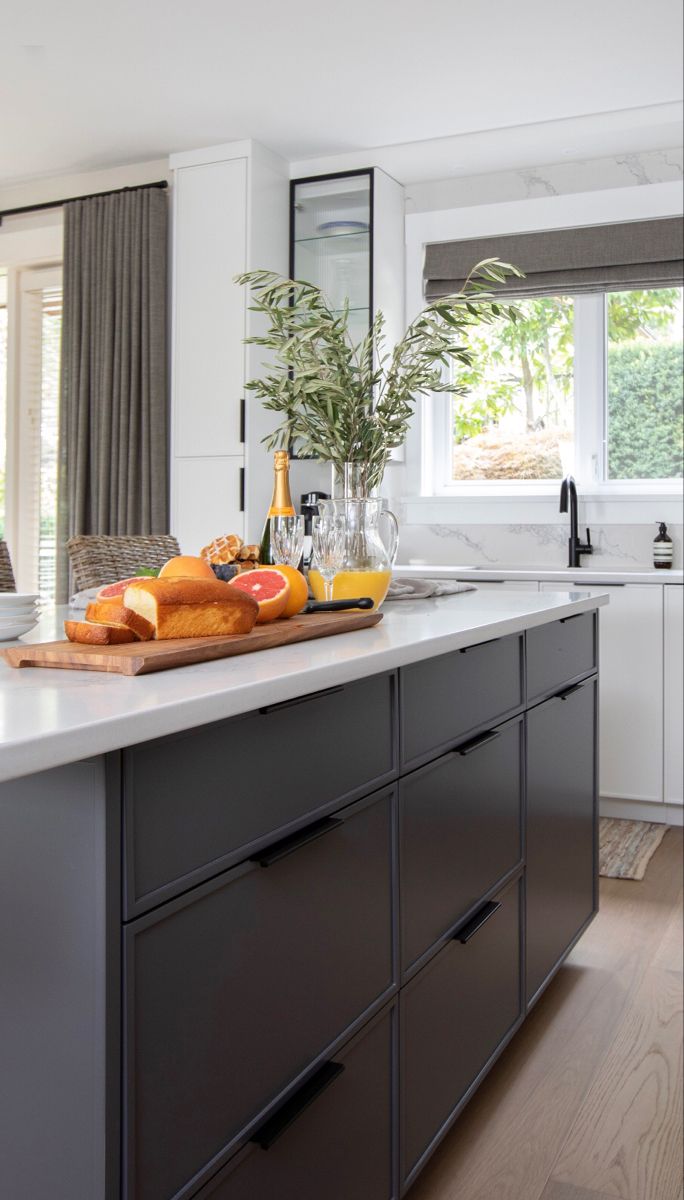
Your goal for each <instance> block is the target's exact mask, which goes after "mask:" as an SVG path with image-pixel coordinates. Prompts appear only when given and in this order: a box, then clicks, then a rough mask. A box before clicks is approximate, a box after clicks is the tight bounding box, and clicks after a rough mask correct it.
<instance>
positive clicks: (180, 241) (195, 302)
mask: <svg viewBox="0 0 684 1200" xmlns="http://www.w3.org/2000/svg"><path fill="white" fill-rule="evenodd" d="M174 194H175V209H174V256H173V263H174V280H173V292H174V329H173V371H172V379H173V408H174V420H173V453H174V455H175V456H178V455H182V456H185V455H188V456H191V457H192V456H195V457H196V456H198V455H207V456H219V455H235V454H241V453H242V444H241V431H240V403H241V399H242V396H243V388H244V362H245V352H244V345H243V338H244V336H245V294H244V289H243V288H240V287H237V286H236V285H235V284H234V283H233V276H234V275H237V274H238V273H239V272H240V271H244V270H245V264H246V253H247V250H246V248H247V160H246V159H245V158H236V159H232V160H228V161H226V162H215V163H207V164H204V165H202V166H195V167H183V168H181V169H180V170H178V171H176V174H175V178H174ZM213 515H214V518H215V522H216V521H218V525H216V524H215V527H214V529H213V534H214V535H215V534H216V533H217V532H220V531H221V529H222V528H224V527H223V526H221V521H220V519H219V518H220V516H221V514H220V513H218V512H215V513H214V514H213ZM225 528H226V529H228V528H232V526H225Z"/></svg>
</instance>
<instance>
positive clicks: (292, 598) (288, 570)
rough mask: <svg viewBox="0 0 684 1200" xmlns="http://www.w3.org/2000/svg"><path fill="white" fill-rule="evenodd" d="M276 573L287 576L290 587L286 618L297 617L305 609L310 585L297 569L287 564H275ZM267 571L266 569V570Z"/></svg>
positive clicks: (285, 611)
mask: <svg viewBox="0 0 684 1200" xmlns="http://www.w3.org/2000/svg"><path fill="white" fill-rule="evenodd" d="M274 565H275V569H276V571H280V572H281V574H283V575H284V576H285V578H286V579H287V581H288V583H289V585H290V595H289V597H288V601H287V604H286V605H285V608H284V609H283V616H284V617H296V615H297V613H300V612H301V611H302V609H303V608H304V607H305V605H306V603H307V601H308V599H309V585H308V583H307V582H306V579H305V578H304V576H303V575H302V573H301V571H298V570H297V568H296V567H288V566H287V565H286V564H285V563H275V564H274ZM264 569H265V568H264Z"/></svg>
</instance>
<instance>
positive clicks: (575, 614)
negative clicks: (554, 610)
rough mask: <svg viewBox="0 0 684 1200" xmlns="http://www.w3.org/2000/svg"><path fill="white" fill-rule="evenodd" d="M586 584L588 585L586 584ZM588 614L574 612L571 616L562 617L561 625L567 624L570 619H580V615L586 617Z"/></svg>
mask: <svg viewBox="0 0 684 1200" xmlns="http://www.w3.org/2000/svg"><path fill="white" fill-rule="evenodd" d="M573 586H574V584H573ZM584 586H586V584H585V585H584ZM586 615H587V614H586V613H573V614H572V616H571V617H561V618H560V623H561V625H565V624H566V623H567V622H568V621H579V619H580V617H586Z"/></svg>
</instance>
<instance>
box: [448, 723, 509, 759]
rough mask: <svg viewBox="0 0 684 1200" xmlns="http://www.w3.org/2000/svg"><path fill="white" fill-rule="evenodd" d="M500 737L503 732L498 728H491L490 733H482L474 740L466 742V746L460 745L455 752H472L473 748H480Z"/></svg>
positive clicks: (464, 753) (463, 753)
mask: <svg viewBox="0 0 684 1200" xmlns="http://www.w3.org/2000/svg"><path fill="white" fill-rule="evenodd" d="M499 737H501V733H500V732H499V731H498V730H496V729H492V730H490V731H489V733H481V734H480V735H479V737H475V738H473V740H472V742H466V743H465V745H464V746H459V747H458V749H457V750H454V754H462V755H466V754H472V753H473V750H479V749H480V746H487V745H489V743H490V742H495V741H496V739H497V738H499Z"/></svg>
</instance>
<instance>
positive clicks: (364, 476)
mask: <svg viewBox="0 0 684 1200" xmlns="http://www.w3.org/2000/svg"><path fill="white" fill-rule="evenodd" d="M332 472H333V478H332V496H333V500H373V499H375V497H376V496H377V491H378V489H377V487H374V488H371V487H370V486H369V483H368V473H369V466H368V463H365V462H346V463H344V464H343V465H342V466H341V467H340V466H333V469H332Z"/></svg>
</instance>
